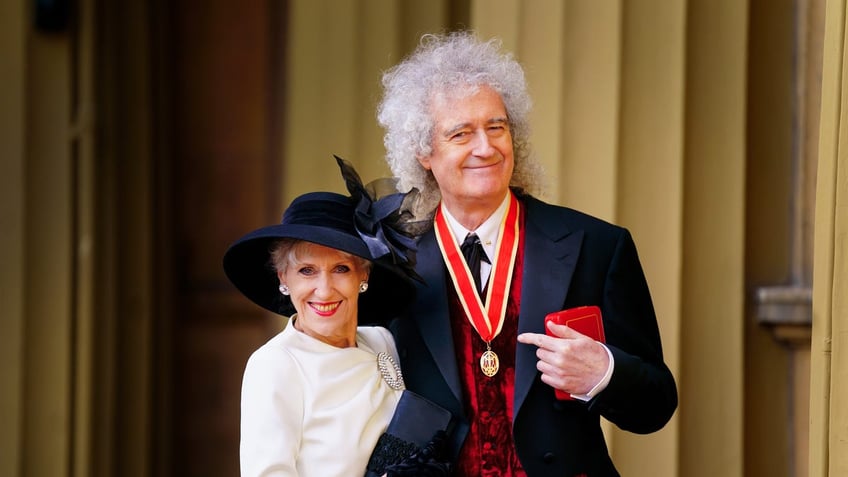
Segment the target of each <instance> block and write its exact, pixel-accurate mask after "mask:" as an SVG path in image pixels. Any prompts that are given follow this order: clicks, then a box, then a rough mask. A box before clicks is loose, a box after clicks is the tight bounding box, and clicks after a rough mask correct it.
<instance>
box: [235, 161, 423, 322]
mask: <svg viewBox="0 0 848 477" xmlns="http://www.w3.org/2000/svg"><path fill="white" fill-rule="evenodd" d="M337 160H339V161H342V160H341V159H338V158H337ZM345 164H346V163H345ZM339 165H340V166H341V167H342V170H343V175H344V170H345V169H344V166H343V165H342V162H339ZM348 167H350V166H349V165H348ZM351 170H352V169H351ZM354 174H355V173H354ZM356 179H358V176H356ZM359 184H360V185H361V182H360V183H359ZM349 188H350V184H349ZM356 195H360V194H358V193H357V194H356ZM365 202H367V204H366V206H367V207H365V208H368V209H370V208H371V207H372V206H373V202H372V201H371V199H370V198H368V197H365V198H363V197H361V196H359V197H348V196H345V195H342V194H337V193H334V192H310V193H307V194H304V195H301V196H299V197H297V198H296V199H295V200H294V201H292V203H291V205H289V207H288V208H287V209H286V211H285V212H284V214H283V218H282V221H281V223H279V224H276V225H271V226H267V227H262V228H260V229H257V230H254V231H253V232H250V233H248V234H247V235H245V236H244V237H242V238H240V239H238V240H236V241H235V242H234V243H233V244H232V245H231V246H230V247H229V249H228V250H227V252H226V253H225V254H224V271H225V272H226V274H227V277H228V278H229V279H230V281H231V282H232V283H233V284H234V285H235V286H236V288H238V289H239V291H241V292H242V293H243V294H244V295H245V296H246V297H247V298H249V299H250V300H252V301H253V302H254V303H256V304H257V305H259V306H261V307H263V308H265V309H267V310H270V311H272V312H274V313H278V314H280V315H283V316H286V317H288V316H291V315H292V314H293V313H295V309H294V306H293V305H292V302H291V298H290V297H289V296H287V295H283V294H282V293H280V290H279V286H280V281H279V279H278V277H277V273H276V271H275V270H274V267H273V266H272V264H271V255H270V247H271V246H272V244H273V243H274V242H275V241H277V240H279V239H283V238H290V239H296V240H304V241H306V242H311V243H314V244H318V245H323V246H325V247H330V248H333V249H337V250H341V251H343V252H347V253H349V254H352V255H355V256H357V257H361V258H364V259H366V260H369V261H371V263H372V267H371V272H370V274H369V277H368V290H367V291H365V292H364V293H361V294H360V295H359V310H358V324H360V325H375V324H377V325H382V324H386V323H387V322H388V321H389V320H390V319H392V318H394V317H395V316H398V315H400V314H401V313H402V312H403V311H404V310H405V308H406V307H407V306H408V305H409V303H410V302H411V301H412V298H413V296H414V292H415V287H414V285H413V284H412V282H411V280H410V273H411V272H410V271H409V270H410V269H411V265H412V264H410V263H400V262H399V258H403V259H407V258H408V254H410V253H414V250H406V251H404V252H405V254H403V256H402V257H399V256H398V254H397V253H395V252H396V250H395V249H394V248H393V247H392V249H393V252H392V253H389V254H387V255H383V256H377V253H375V251H374V250H373V249H374V246H373V244H372V247H369V244H368V243H366V239H369V238H370V240H371V241H372V242H373V241H378V242H379V241H380V240H379V239H378V238H374V237H368V234H367V233H366V234H365V237H363V231H362V228H363V226H362V220H361V219H359V224H357V220H358V219H357V215H358V212H359V211H362V210H363V203H365ZM395 202H397V203H399V201H395ZM359 215H360V216H361V215H362V214H361V213H360V214H359ZM366 215H367V211H366ZM372 225H373V224H372ZM384 235H385V234H384V233H383V231H382V230H381V231H380V233H379V234H377V237H383V236H384ZM383 242H386V241H385V240H383ZM412 260H413V264H414V258H413V259H412ZM403 265H406V266H403Z"/></svg>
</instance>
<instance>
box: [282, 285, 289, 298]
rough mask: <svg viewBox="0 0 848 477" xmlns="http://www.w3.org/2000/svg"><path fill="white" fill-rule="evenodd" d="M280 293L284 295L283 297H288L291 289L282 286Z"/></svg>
mask: <svg viewBox="0 0 848 477" xmlns="http://www.w3.org/2000/svg"><path fill="white" fill-rule="evenodd" d="M280 293H282V294H283V295H286V296H288V294H289V287H287V286H285V285H280Z"/></svg>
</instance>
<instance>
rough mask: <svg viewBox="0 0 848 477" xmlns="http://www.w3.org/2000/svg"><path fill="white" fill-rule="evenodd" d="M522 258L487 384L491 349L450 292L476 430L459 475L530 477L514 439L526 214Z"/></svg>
mask: <svg viewBox="0 0 848 477" xmlns="http://www.w3.org/2000/svg"><path fill="white" fill-rule="evenodd" d="M521 221H522V223H521V224H520V227H519V236H518V252H517V254H516V255H517V256H516V258H515V267H514V268H513V275H512V284H511V287H510V290H509V300H508V301H507V309H506V316H505V317H504V320H505V321H504V324H503V328H502V331H501V333H500V334H499V335H498V336H496V337H495V338H494V339H493V340H492V343H491V347H492V351H494V352H495V353H497V355H498V358H499V359H500V370H499V371H498V373H497V374H496V375H495V376H493V377H491V378H488V377H486V376H485V375H483V372H482V371H481V370H480V356H481V355H482V354H483V352H484V351H486V343H485V342H483V340H482V339H481V338H480V335H478V334H477V332H476V331H475V330H474V328H473V327H472V326H471V323H470V322H469V321H468V317H466V316H465V311H463V309H462V304H461V303H460V301H459V298H458V296H457V293H456V290H455V289H454V288H453V287H449V290H450V291H449V292H448V295H449V297H448V298H449V303H450V319H451V330H452V332H453V342H454V345H455V348H456V362H457V366H458V367H459V376H460V380H461V382H462V393H463V396H464V398H465V402H464V405H465V413H466V416H467V418H468V422H469V423H470V424H471V428H470V430H469V433H468V437H467V438H466V439H465V444H464V445H463V447H462V451H461V453H460V455H459V461H458V463H457V468H456V472H455V475H462V476H480V477H525V476H526V474H525V473H524V470H523V469H522V467H521V463H520V462H519V461H518V455H517V453H516V451H515V442H514V441H513V436H512V418H513V412H514V410H513V402H514V401H513V394H514V387H515V346H516V343H517V341H516V337H517V333H518V310H519V305H520V303H521V275H522V268H523V264H524V223H523V222H524V214H523V213H522V214H521Z"/></svg>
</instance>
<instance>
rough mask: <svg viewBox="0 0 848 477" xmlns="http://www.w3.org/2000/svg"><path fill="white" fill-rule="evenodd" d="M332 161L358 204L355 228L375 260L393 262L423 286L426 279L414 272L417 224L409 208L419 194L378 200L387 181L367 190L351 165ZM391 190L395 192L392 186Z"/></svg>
mask: <svg viewBox="0 0 848 477" xmlns="http://www.w3.org/2000/svg"><path fill="white" fill-rule="evenodd" d="M333 157H335V158H336V162H337V163H338V164H339V169H340V170H341V173H342V178H344V181H345V185H346V186H347V190H348V192H350V195H351V197H352V198H353V200H354V201H355V202H356V209H355V212H354V225H355V227H356V231H357V233H359V236H360V237H361V238H362V240H363V241H364V242H365V244H366V245H367V246H368V251H369V252H370V253H371V257H372V259H373V260H375V261H377V260H379V261H390V263H392V264H394V265H396V266H398V267H399V268H400V269H401V270H403V272H404V273H405V274H406V275H407V276H409V277H410V278H413V279H415V280H418V281H420V282H422V283H423V278H421V276H420V275H418V273H416V272H415V251H416V245H415V239H414V238H413V235H414V232H413V229H414V227H415V225H416V222H414V221H413V220H412V212H411V207H410V206H409V205H410V204H411V202H412V201H414V200H415V198H416V197H417V194H418V190H417V189H412V190H411V191H409V192H407V193H403V192H394V193H391V194H388V195H385V196H383V197H380V198H379V199H377V195H378V191H377V189H378V188H386V186H387V185H388V184H387V183H386V182H385V181H384V180H383V181H380V182H378V181H374V182H372V183H369V185H368V186H365V185H364V184H363V183H362V179H360V177H359V174H358V173H357V172H356V170H355V169H354V168H353V165H352V164H351V163H350V162H348V161H346V160H344V159H342V158H340V157H338V156H335V155H334V156H333ZM369 187H370V188H371V190H372V191H371V192H369V190H368V189H369ZM391 190H395V189H394V187H393V186H392V187H391Z"/></svg>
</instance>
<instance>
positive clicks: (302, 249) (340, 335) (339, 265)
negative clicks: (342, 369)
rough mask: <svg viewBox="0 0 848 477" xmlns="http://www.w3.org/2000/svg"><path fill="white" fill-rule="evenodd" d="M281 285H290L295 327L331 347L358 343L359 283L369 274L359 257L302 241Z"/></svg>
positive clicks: (294, 250)
mask: <svg viewBox="0 0 848 477" xmlns="http://www.w3.org/2000/svg"><path fill="white" fill-rule="evenodd" d="M277 276H278V278H279V279H280V283H281V284H284V285H286V286H288V288H289V296H290V297H291V300H292V304H293V305H294V308H295V310H297V320H296V321H295V328H296V329H298V330H300V331H301V332H303V333H306V334H307V335H309V336H311V337H313V338H315V339H317V340H320V341H323V342H324V343H327V344H330V345H332V346H336V347H340V348H344V347H348V346H354V345H355V343H356V324H357V304H358V303H359V284H360V283H362V282H363V281H367V280H368V271H367V270H365V268H364V267H363V266H362V262H361V261H360V260H358V259H357V258H355V257H353V256H351V255H349V254H347V253H345V252H341V251H339V250H336V249H333V248H329V247H324V246H323V245H317V244H313V243H310V242H300V243H298V244H296V245H295V246H294V249H293V250H292V253H291V254H289V262H288V265H287V267H286V269H285V271H282V272H278V274H277Z"/></svg>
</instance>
